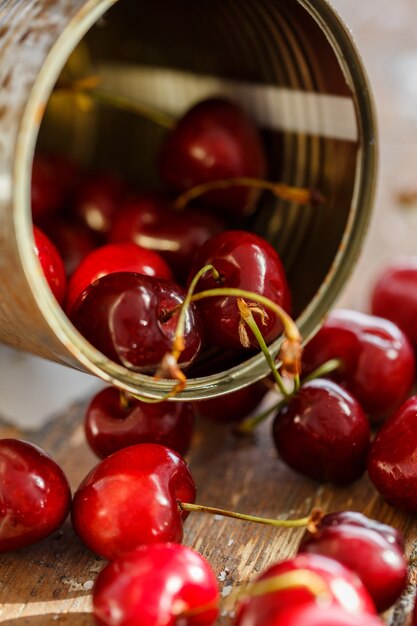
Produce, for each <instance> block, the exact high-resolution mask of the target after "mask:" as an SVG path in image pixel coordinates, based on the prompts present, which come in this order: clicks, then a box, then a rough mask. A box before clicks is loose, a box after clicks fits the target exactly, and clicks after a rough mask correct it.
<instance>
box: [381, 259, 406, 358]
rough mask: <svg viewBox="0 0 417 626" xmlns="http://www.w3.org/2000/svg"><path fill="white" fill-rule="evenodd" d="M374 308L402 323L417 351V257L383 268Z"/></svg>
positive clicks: (388, 318)
mask: <svg viewBox="0 0 417 626" xmlns="http://www.w3.org/2000/svg"><path fill="white" fill-rule="evenodd" d="M371 307H372V313H373V314H374V315H380V316H381V317H385V318H386V319H387V320H391V322H394V324H396V325H397V326H399V328H401V330H402V331H403V332H404V333H405V334H406V335H407V337H408V339H409V341H410V342H411V343H412V345H413V347H414V350H415V351H417V325H416V318H417V257H409V258H403V259H397V260H395V261H394V262H393V263H391V264H390V265H389V266H388V267H386V268H385V269H384V270H383V272H382V274H381V275H380V276H379V278H378V280H377V281H376V284H375V286H374V289H373V293H372V302H371Z"/></svg>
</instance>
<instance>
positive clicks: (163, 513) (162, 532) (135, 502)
mask: <svg viewBox="0 0 417 626" xmlns="http://www.w3.org/2000/svg"><path fill="white" fill-rule="evenodd" d="M194 499H195V485H194V481H193V479H192V476H191V473H190V471H189V469H188V467H187V465H186V463H185V461H184V460H183V459H182V458H181V457H180V455H179V454H177V453H176V452H174V451H173V450H170V449H169V448H166V447H164V446H160V445H158V444H147V443H142V444H138V445H135V446H129V447H127V448H123V449H122V450H119V451H118V452H115V453H114V454H112V455H111V456H109V457H107V458H106V459H104V461H101V463H99V464H98V465H96V467H95V468H93V469H92V470H91V472H90V473H89V474H88V475H87V476H86V478H85V479H84V480H83V482H82V483H81V485H80V486H79V488H78V489H77V491H76V493H75V495H74V500H73V507H72V523H73V526H74V529H75V531H76V532H77V533H78V535H79V536H80V537H81V539H82V540H83V541H84V543H85V544H86V545H87V546H88V547H89V548H90V549H91V550H93V551H94V552H96V553H97V554H99V555H100V556H102V557H103V558H105V559H109V560H113V559H115V558H117V557H119V556H120V555H122V554H126V553H127V552H129V551H130V550H133V549H134V548H136V547H137V546H139V545H147V544H152V543H160V542H164V541H173V542H176V543H181V541H182V536H183V528H182V525H183V521H184V520H185V519H186V517H187V513H185V512H184V511H182V510H181V509H180V508H179V506H178V501H182V502H191V503H192V502H194Z"/></svg>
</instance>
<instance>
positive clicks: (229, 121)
mask: <svg viewBox="0 0 417 626" xmlns="http://www.w3.org/2000/svg"><path fill="white" fill-rule="evenodd" d="M159 166H160V168H159V169H160V173H161V176H162V178H163V180H164V181H165V182H166V183H168V184H169V185H170V186H171V187H172V188H173V189H175V190H176V191H179V192H181V191H185V190H186V189H190V188H191V187H195V186H196V185H199V184H201V183H207V182H211V181H214V180H219V179H227V178H236V177H239V176H245V177H252V178H265V175H266V157H265V152H264V149H263V146H262V141H261V137H260V134H259V132H258V130H257V129H256V127H255V125H254V124H253V122H252V121H251V120H250V119H249V117H248V116H247V115H246V113H245V112H244V111H243V110H242V109H241V108H240V106H239V105H238V104H236V103H234V102H231V101H229V100H224V99H221V98H213V99H211V100H205V101H203V102H199V103H198V104H197V105H196V106H194V107H193V108H192V109H190V110H189V111H188V112H187V113H186V114H185V115H184V117H183V118H182V119H181V120H180V121H179V122H178V124H177V126H176V128H175V129H174V130H173V131H172V132H171V133H170V134H169V135H168V137H167V139H166V141H165V143H164V145H163V147H162V150H161V154H160V159H159ZM256 197H257V192H256V191H255V192H254V190H250V189H249V190H248V189H247V188H242V187H234V188H229V189H223V190H221V191H215V192H214V191H213V192H210V193H208V194H206V196H205V197H204V200H205V201H207V202H208V203H210V204H212V205H214V206H220V207H221V208H223V209H226V210H227V211H229V212H231V213H235V214H242V213H246V212H248V210H249V211H250V210H251V209H252V208H253V199H254V198H255V199H256Z"/></svg>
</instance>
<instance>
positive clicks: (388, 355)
mask: <svg viewBox="0 0 417 626" xmlns="http://www.w3.org/2000/svg"><path fill="white" fill-rule="evenodd" d="M334 358H338V359H341V360H342V362H343V364H342V367H341V368H340V371H338V372H336V373H335V374H334V375H333V376H334V378H335V379H336V380H338V382H341V383H342V384H343V385H344V386H346V388H347V389H348V390H349V391H350V392H351V393H353V395H354V396H355V398H357V399H358V400H359V402H360V403H361V405H362V407H363V408H364V410H365V411H366V412H367V413H369V414H370V415H371V416H372V417H373V418H375V419H380V418H382V417H385V416H386V415H389V414H390V413H391V412H392V411H393V410H395V409H396V408H397V407H398V406H399V405H400V404H401V403H402V402H403V400H404V399H405V398H406V397H407V396H408V394H409V392H410V390H411V387H412V385H413V382H414V373H415V361H414V354H413V350H412V347H411V345H410V343H409V341H408V339H407V337H406V336H405V335H404V333H403V332H402V331H401V330H400V329H399V328H398V327H397V326H395V324H392V322H389V321H387V320H384V319H382V318H378V317H374V316H371V315H366V314H365V313H358V312H356V311H349V310H338V311H333V312H332V313H330V315H329V316H328V318H327V320H326V321H325V323H324V325H323V327H322V328H321V329H320V330H319V332H318V333H317V335H316V336H315V337H313V339H312V340H311V341H310V342H309V343H308V345H307V346H306V348H305V350H304V353H303V371H304V372H305V373H306V374H307V373H309V372H311V371H312V370H314V369H316V367H318V366H319V365H321V364H322V363H325V362H326V361H328V360H329V359H334Z"/></svg>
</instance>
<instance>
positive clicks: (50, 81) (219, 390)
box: [13, 0, 377, 400]
mask: <svg viewBox="0 0 417 626" xmlns="http://www.w3.org/2000/svg"><path fill="white" fill-rule="evenodd" d="M117 1H118V0H89V1H88V2H86V3H85V4H84V6H83V7H82V9H81V10H80V11H79V13H78V14H77V15H76V16H75V17H74V18H73V19H72V21H71V22H70V23H69V25H68V26H67V28H65V29H64V31H63V32H62V34H61V36H60V37H59V38H58V39H57V41H56V42H55V44H54V46H53V47H52V49H51V50H50V52H49V54H48V56H47V58H46V59H45V63H44V64H43V67H42V69H41V71H40V73H39V75H38V76H37V79H36V81H35V83H34V85H33V87H32V90H31V92H30V95H29V97H28V101H27V104H26V107H25V111H24V115H23V118H22V124H21V128H20V132H19V137H18V144H17V150H16V155H15V161H14V168H13V182H14V189H15V194H14V210H13V219H14V223H15V227H16V229H17V230H18V232H20V233H21V237H20V238H19V239H18V241H17V245H18V248H19V254H20V258H21V261H22V267H23V270H24V272H25V275H26V277H27V280H28V283H29V285H30V289H31V291H32V294H33V297H34V299H35V301H36V303H37V305H38V307H39V309H40V311H41V312H42V314H43V316H44V318H45V320H46V322H47V323H48V325H49V326H50V328H51V330H52V331H53V332H54V334H55V335H56V337H57V338H58V340H59V341H60V342H61V343H62V344H63V346H64V347H65V348H66V350H67V351H68V352H69V354H70V355H71V356H72V358H73V359H74V362H73V363H72V364H73V365H75V366H76V367H77V366H78V367H79V369H85V370H86V371H87V372H90V373H93V374H95V375H97V376H98V377H100V378H101V379H103V380H104V381H105V382H107V383H109V384H112V385H115V386H117V387H120V388H122V389H124V390H126V391H127V392H130V393H138V392H140V393H141V394H143V395H144V396H147V397H149V398H162V397H163V396H164V395H165V394H166V393H167V392H168V391H169V390H170V389H171V388H172V385H173V383H172V381H169V380H158V381H156V380H155V379H154V378H152V377H151V376H147V375H144V374H139V373H136V372H133V371H131V370H128V369H126V368H124V367H123V366H121V365H118V364H116V363H114V362H113V361H110V360H109V359H108V358H106V357H105V356H104V355H103V354H101V353H100V352H99V351H98V350H96V349H95V348H94V347H93V346H91V344H89V343H88V342H87V341H86V340H85V339H84V337H83V336H82V335H81V334H80V333H79V332H78V331H77V330H76V329H75V328H74V326H73V325H72V324H71V322H70V321H69V319H68V318H67V316H66V315H65V313H64V312H63V310H62V309H61V308H60V306H59V305H58V303H57V302H56V300H55V298H54V296H53V295H52V293H51V292H50V290H49V288H48V287H47V284H46V281H45V279H44V277H43V275H42V272H39V264H38V263H36V259H35V257H34V255H33V253H32V249H31V248H32V246H33V233H32V221H31V211H30V172H31V169H32V162H33V155H34V151H35V146H36V140H37V136H38V131H39V127H40V123H41V118H42V114H41V113H42V112H43V111H44V109H45V107H46V104H47V102H48V99H49V97H50V94H51V92H52V89H53V86H54V84H55V82H56V80H57V78H58V76H59V74H60V72H61V70H62V68H63V67H64V65H65V63H66V61H67V59H68V57H69V55H70V54H71V52H72V51H73V49H74V47H75V46H76V45H77V44H78V43H79V42H80V40H81V39H82V37H83V36H84V35H85V34H86V32H87V31H88V30H89V29H90V28H91V27H92V26H93V25H94V23H96V22H97V20H98V19H99V18H100V17H101V16H102V15H103V14H104V13H105V12H106V11H107V10H108V9H109V8H111V6H113V5H114V4H116V2H117ZM297 1H298V3H299V4H300V5H301V6H302V7H303V8H304V9H305V10H306V11H307V12H308V13H309V14H310V15H311V17H312V18H313V19H314V20H315V21H316V22H317V23H318V24H319V26H320V28H321V29H322V31H323V32H324V33H325V35H326V37H327V38H328V40H329V42H330V44H331V46H332V47H333V49H334V50H335V52H337V53H338V54H337V56H338V61H339V65H340V67H341V69H342V71H343V73H344V75H345V78H346V81H347V83H348V85H349V86H350V88H351V91H352V99H353V102H354V108H355V112H356V115H357V123H358V132H359V154H358V160H357V172H356V178H355V185H354V190H353V198H352V205H351V211H350V216H349V221H348V224H347V226H346V228H345V232H344V235H343V239H342V241H341V244H340V246H339V249H338V252H337V254H336V256H335V259H334V261H333V264H332V266H331V268H330V270H329V272H328V274H327V276H326V279H325V281H324V282H323V284H322V285H321V287H320V289H319V290H318V291H317V293H316V294H315V295H314V297H313V299H312V300H311V301H310V302H309V304H308V306H307V307H306V308H305V309H304V311H303V312H302V314H301V315H300V317H299V318H298V319H297V325H298V327H299V329H300V332H301V334H302V336H303V337H304V340H305V341H307V340H308V339H309V338H310V337H311V336H312V335H313V334H314V332H315V331H316V329H317V328H318V326H319V325H320V322H321V321H322V319H323V318H324V316H325V315H326V313H327V312H328V311H329V309H330V307H331V306H332V305H333V304H334V302H335V300H336V298H337V297H338V295H339V294H340V292H341V290H342V287H343V286H344V284H345V282H346V279H347V278H348V276H349V274H350V273H351V272H352V270H353V267H354V264H355V261H356V259H357V257H358V256H359V253H360V250H361V246H362V243H363V239H364V236H365V233H366V231H367V227H368V224H369V219H370V214H371V207H372V202H373V198H374V195H375V181H376V170H377V141H376V120H375V112H374V104H373V99H372V94H371V90H370V86H369V82H368V78H367V76H366V73H365V69H364V67H363V64H362V62H361V58H360V55H359V53H358V51H357V48H356V45H355V43H354V41H353V39H352V36H351V33H350V31H349V30H348V28H347V27H346V26H345V24H344V23H343V21H342V19H341V18H340V16H339V15H338V13H337V12H336V11H335V9H334V8H333V7H332V6H331V5H330V4H329V3H328V2H327V1H326V0H297ZM279 343H280V340H279V339H278V340H276V341H275V342H274V343H273V344H272V345H271V346H270V350H271V353H272V354H273V356H276V354H277V352H278V348H279ZM268 373H269V369H268V365H267V363H266V361H265V359H264V356H263V355H262V353H259V354H257V355H256V356H253V357H252V358H250V359H248V360H247V361H245V362H244V363H242V364H240V365H238V366H236V367H233V368H231V369H229V370H226V371H222V372H219V373H216V374H213V375H210V376H204V377H199V378H194V379H189V380H188V383H187V386H186V388H185V389H184V391H183V392H181V393H180V394H179V395H178V397H177V398H176V399H177V400H198V399H204V398H209V397H213V396H215V395H216V396H218V395H223V394H226V393H230V392H231V391H237V390H238V389H240V388H242V387H245V386H247V385H248V384H250V383H253V382H255V381H257V380H260V379H261V378H263V377H265V376H267V375H268Z"/></svg>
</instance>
